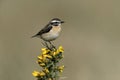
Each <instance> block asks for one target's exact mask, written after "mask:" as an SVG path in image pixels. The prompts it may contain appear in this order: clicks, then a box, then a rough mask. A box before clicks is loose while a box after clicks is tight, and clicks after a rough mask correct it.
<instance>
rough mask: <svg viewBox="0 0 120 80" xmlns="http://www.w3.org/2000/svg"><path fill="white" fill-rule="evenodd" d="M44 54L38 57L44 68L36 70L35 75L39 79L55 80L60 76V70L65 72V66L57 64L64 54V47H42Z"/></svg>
mask: <svg viewBox="0 0 120 80" xmlns="http://www.w3.org/2000/svg"><path fill="white" fill-rule="evenodd" d="M41 51H42V54H41V55H39V56H38V57H37V58H38V60H37V63H38V64H39V65H40V66H41V67H42V68H43V70H42V71H40V72H38V71H34V72H33V73H32V74H33V76H35V77H37V78H38V80H53V79H55V78H56V77H58V72H63V69H64V65H63V66H57V65H56V63H58V62H59V61H60V60H61V59H62V58H63V57H64V56H63V52H64V49H63V47H62V46H59V48H58V49H52V50H51V49H48V48H42V49H41Z"/></svg>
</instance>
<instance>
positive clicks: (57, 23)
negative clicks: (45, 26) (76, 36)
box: [50, 18, 64, 26]
mask: <svg viewBox="0 0 120 80" xmlns="http://www.w3.org/2000/svg"><path fill="white" fill-rule="evenodd" d="M62 23H64V21H62V20H60V19H59V18H53V19H52V20H51V21H50V24H51V25H52V26H60V25H61V24H62Z"/></svg>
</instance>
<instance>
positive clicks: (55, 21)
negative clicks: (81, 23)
mask: <svg viewBox="0 0 120 80" xmlns="http://www.w3.org/2000/svg"><path fill="white" fill-rule="evenodd" d="M51 22H60V21H57V20H53V21H51Z"/></svg>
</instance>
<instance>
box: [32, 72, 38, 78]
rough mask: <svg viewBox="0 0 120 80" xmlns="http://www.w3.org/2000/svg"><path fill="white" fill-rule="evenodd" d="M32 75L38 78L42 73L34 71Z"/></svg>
mask: <svg viewBox="0 0 120 80" xmlns="http://www.w3.org/2000/svg"><path fill="white" fill-rule="evenodd" d="M32 75H33V76H35V77H37V76H39V75H40V73H39V72H38V71H34V72H33V73H32Z"/></svg>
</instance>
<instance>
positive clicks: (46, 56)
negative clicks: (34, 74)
mask: <svg viewBox="0 0 120 80" xmlns="http://www.w3.org/2000/svg"><path fill="white" fill-rule="evenodd" d="M43 56H44V58H49V59H52V56H50V55H48V54H46V55H43Z"/></svg>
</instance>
